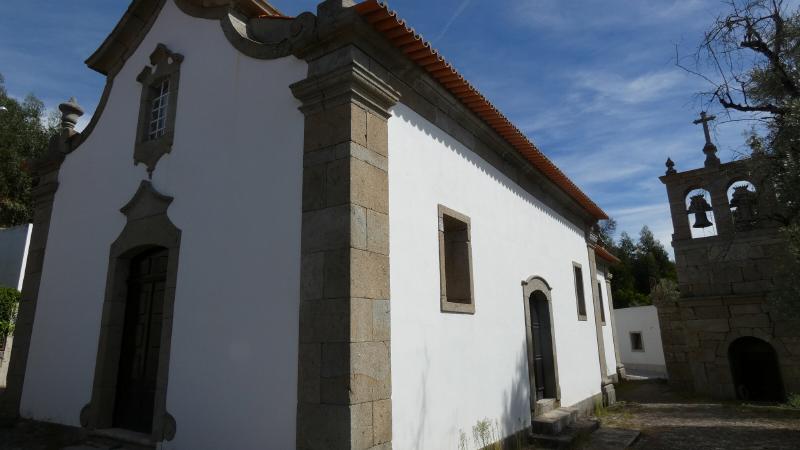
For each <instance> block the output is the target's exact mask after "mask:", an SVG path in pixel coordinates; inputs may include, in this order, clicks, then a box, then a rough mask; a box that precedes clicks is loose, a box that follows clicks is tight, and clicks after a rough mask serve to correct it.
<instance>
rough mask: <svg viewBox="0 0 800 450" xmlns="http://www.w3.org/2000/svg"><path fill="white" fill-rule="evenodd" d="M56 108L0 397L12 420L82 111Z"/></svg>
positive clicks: (3, 415)
mask: <svg viewBox="0 0 800 450" xmlns="http://www.w3.org/2000/svg"><path fill="white" fill-rule="evenodd" d="M59 109H60V110H61V113H62V116H61V131H60V132H59V134H57V135H55V136H54V137H53V138H52V139H51V140H50V145H49V147H48V149H47V153H46V154H45V155H44V157H43V158H42V159H41V160H39V161H37V162H36V164H35V168H34V175H35V177H36V181H35V187H34V188H33V192H32V197H33V202H34V212H33V230H32V232H31V241H30V245H29V248H28V260H27V263H26V265H25V279H24V281H23V284H22V300H21V301H20V305H19V314H18V315H17V323H16V328H15V330H14V351H13V352H11V361H10V362H9V367H8V378H7V382H6V390H5V393H4V394H3V395H2V396H0V419H3V420H14V419H16V418H18V417H19V407H20V402H21V400H22V386H23V383H24V381H25V372H26V369H27V365H28V351H29V350H30V344H31V334H32V333H33V319H34V316H35V315H36V304H37V300H38V297H39V282H40V280H41V278H42V266H43V264H44V254H45V249H46V247H47V236H48V233H49V232H50V216H51V214H52V212H53V199H54V198H55V194H56V191H57V190H58V171H59V169H60V168H61V163H62V162H64V157H65V156H66V154H67V153H69V152H70V151H71V150H72V143H73V142H74V138H76V137H78V136H79V134H78V133H77V132H76V131H75V124H76V123H77V122H78V118H79V117H80V116H81V115H83V110H82V109H81V107H80V106H78V104H77V103H76V102H75V100H74V99H71V100H70V101H69V102H68V103H62V104H61V105H59Z"/></svg>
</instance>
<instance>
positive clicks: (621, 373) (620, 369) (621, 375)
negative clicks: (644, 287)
mask: <svg viewBox="0 0 800 450" xmlns="http://www.w3.org/2000/svg"><path fill="white" fill-rule="evenodd" d="M606 274H607V276H606V286H605V288H606V293H607V295H606V298H607V299H608V314H609V316H610V317H609V320H610V322H609V324H610V325H611V339H613V341H614V360H616V361H617V378H618V379H619V380H624V379H625V378H626V376H627V374H626V373H625V365H624V364H622V359H620V357H619V336H617V329H616V328H615V325H614V323H615V322H614V321H615V320H616V318H615V317H614V297H613V294H612V292H611V272H610V271H607V272H606Z"/></svg>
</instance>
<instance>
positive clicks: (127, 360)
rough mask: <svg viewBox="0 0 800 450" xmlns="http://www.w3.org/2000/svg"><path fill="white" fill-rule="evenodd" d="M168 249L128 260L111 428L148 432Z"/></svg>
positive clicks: (152, 402)
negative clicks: (125, 302) (123, 321)
mask: <svg viewBox="0 0 800 450" xmlns="http://www.w3.org/2000/svg"><path fill="white" fill-rule="evenodd" d="M166 274H167V250H165V249H159V250H153V251H148V252H146V253H144V254H142V255H140V256H138V257H136V258H134V259H133V260H132V261H131V274H130V277H129V279H128V297H127V304H126V306H125V326H124V327H123V334H122V347H121V349H120V360H119V372H118V375H117V393H116V401H115V405H114V427H116V428H125V429H129V430H134V431H139V432H142V433H150V432H151V429H152V425H153V407H154V400H155V391H156V378H157V375H158V357H159V353H160V352H159V350H160V349H161V323H162V314H163V305H164V286H165V282H166Z"/></svg>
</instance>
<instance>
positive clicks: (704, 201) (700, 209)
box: [685, 189, 717, 239]
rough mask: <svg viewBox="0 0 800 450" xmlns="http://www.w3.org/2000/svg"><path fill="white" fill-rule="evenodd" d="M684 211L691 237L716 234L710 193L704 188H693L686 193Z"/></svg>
mask: <svg viewBox="0 0 800 450" xmlns="http://www.w3.org/2000/svg"><path fill="white" fill-rule="evenodd" d="M685 202H686V212H687V213H688V215H689V227H690V229H691V230H692V239H698V238H705V237H711V236H716V235H717V223H716V220H715V218H714V211H713V208H712V206H711V194H709V192H708V191H706V190H705V189H693V190H691V191H690V192H689V193H688V194H687V195H686V200H685Z"/></svg>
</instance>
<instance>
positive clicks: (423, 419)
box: [414, 347, 431, 448]
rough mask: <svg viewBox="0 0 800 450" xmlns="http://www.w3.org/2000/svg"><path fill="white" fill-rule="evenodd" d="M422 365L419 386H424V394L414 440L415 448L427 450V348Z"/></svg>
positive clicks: (421, 396)
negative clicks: (425, 449)
mask: <svg viewBox="0 0 800 450" xmlns="http://www.w3.org/2000/svg"><path fill="white" fill-rule="evenodd" d="M420 363H421V364H422V367H421V370H420V375H419V376H420V383H419V385H420V386H422V392H420V396H419V399H420V400H419V414H418V415H417V417H418V418H419V421H418V422H417V432H416V437H415V438H414V442H415V443H416V446H415V447H414V448H425V425H426V424H427V423H428V420H427V419H428V383H426V380H427V379H428V371H429V370H430V366H431V360H430V356H428V348H427V347H425V348H424V354H423V356H422V358H420Z"/></svg>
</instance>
